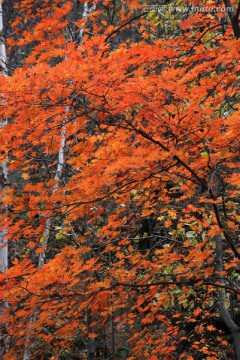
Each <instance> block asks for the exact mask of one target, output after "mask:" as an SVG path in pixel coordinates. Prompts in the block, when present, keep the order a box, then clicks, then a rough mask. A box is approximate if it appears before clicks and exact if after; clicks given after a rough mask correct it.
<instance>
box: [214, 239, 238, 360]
mask: <svg viewBox="0 0 240 360" xmlns="http://www.w3.org/2000/svg"><path fill="white" fill-rule="evenodd" d="M215 241H216V257H215V261H216V271H217V273H220V274H221V273H222V271H223V249H222V238H221V235H216V237H215ZM220 282H221V283H222V284H223V285H224V280H222V279H221V280H220ZM218 306H219V311H220V314H221V316H222V319H223V321H224V322H225V324H226V326H227V327H228V329H229V330H230V332H231V334H232V337H233V340H234V350H235V359H236V360H240V328H239V326H238V325H237V324H236V323H235V321H234V320H233V318H232V317H231V315H230V312H229V311H228V309H227V308H226V305H225V290H224V289H221V290H219V292H218Z"/></svg>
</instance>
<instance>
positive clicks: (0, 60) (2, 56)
mask: <svg viewBox="0 0 240 360" xmlns="http://www.w3.org/2000/svg"><path fill="white" fill-rule="evenodd" d="M2 3H3V0H0V72H1V73H2V75H4V76H7V65H6V64H7V55H6V46H5V42H4V38H3V11H2ZM6 124H7V119H1V125H0V126H1V127H4V126H5V125H6ZM6 181H7V162H5V163H2V164H1V166H0V196H1V198H2V199H4V186H5V184H6ZM6 234H7V229H6V228H5V227H4V226H3V225H2V224H0V272H1V273H5V272H6V271H7V269H8V243H7V240H6ZM7 306H8V303H7V300H6V299H4V301H3V303H2V305H1V307H0V316H1V313H2V311H3V310H4V309H6V308H7ZM5 338H6V334H4V329H1V331H0V358H2V357H3V355H4V354H5V353H6V352H7V346H6V341H5Z"/></svg>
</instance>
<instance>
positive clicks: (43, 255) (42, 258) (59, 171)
mask: <svg viewBox="0 0 240 360" xmlns="http://www.w3.org/2000/svg"><path fill="white" fill-rule="evenodd" d="M61 136H62V139H61V146H60V149H59V152H58V165H57V171H56V175H55V178H54V179H55V180H56V184H55V186H54V187H53V190H52V194H53V195H54V194H55V192H56V191H57V189H58V186H59V181H60V179H61V176H62V170H63V166H64V149H65V143H66V128H65V127H63V129H62V131H61ZM51 224H52V218H51V217H49V219H48V220H47V221H46V225H45V230H44V233H43V239H44V240H43V242H42V244H41V246H42V247H43V248H44V250H43V251H42V252H41V254H40V255H39V259H38V269H41V268H42V266H43V265H44V263H45V258H46V249H47V244H48V240H49V234H50V229H51Z"/></svg>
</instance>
